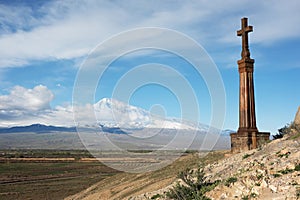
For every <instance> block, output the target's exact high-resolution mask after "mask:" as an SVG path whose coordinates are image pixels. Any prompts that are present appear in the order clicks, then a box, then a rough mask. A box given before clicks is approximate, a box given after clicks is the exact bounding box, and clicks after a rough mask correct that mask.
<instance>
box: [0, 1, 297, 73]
mask: <svg viewBox="0 0 300 200" xmlns="http://www.w3.org/2000/svg"><path fill="white" fill-rule="evenodd" d="M299 7H300V2H299V1H297V0H291V1H289V2H283V1H282V2H281V1H277V2H273V3H270V2H264V1H242V2H241V1H235V0H230V1H226V4H224V3H223V1H213V2H212V1H206V0H200V1H199V0H197V1H163V2H158V1H134V0H131V1H126V2H124V1H96V0H87V1H71V0H66V1H49V2H45V3H44V4H41V5H39V6H33V5H27V4H20V5H18V4H8V5H1V4H0V21H1V24H0V25H1V26H0V46H1V49H2V50H1V51H0V67H2V68H3V67H16V66H26V65H28V64H29V63H30V62H31V61H33V60H53V59H75V58H79V57H82V56H86V55H87V54H88V53H89V51H90V50H91V49H93V48H94V47H95V46H96V45H97V44H98V43H100V42H102V41H104V40H105V39H107V38H109V37H111V36H112V35H114V34H117V33H119V32H120V31H125V30H128V29H132V28H138V27H145V26H146V27H149V26H155V27H164V28H171V29H175V30H178V31H182V32H184V33H186V34H189V35H191V36H192V37H194V38H196V39H197V40H198V41H199V42H200V43H205V44H209V43H211V45H212V46H214V45H216V43H220V42H227V43H233V44H238V39H237V38H236V36H235V34H232V30H236V29H237V28H239V20H237V19H239V18H240V17H243V16H249V17H250V18H251V22H250V23H253V24H255V29H257V30H255V32H256V36H255V38H253V42H257V43H265V44H270V43H272V42H274V41H278V40H281V39H285V38H293V37H299V35H300V27H299V26H295V24H299V19H300V12H298V8H299ZM291 30H292V31H291Z"/></svg>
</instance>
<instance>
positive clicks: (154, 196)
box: [151, 194, 162, 199]
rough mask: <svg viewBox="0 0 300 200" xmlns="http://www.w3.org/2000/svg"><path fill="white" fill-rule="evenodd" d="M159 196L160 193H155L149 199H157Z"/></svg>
mask: <svg viewBox="0 0 300 200" xmlns="http://www.w3.org/2000/svg"><path fill="white" fill-rule="evenodd" d="M159 197H162V196H161V195H160V194H155V195H153V196H152V197H151V199H157V198H159Z"/></svg>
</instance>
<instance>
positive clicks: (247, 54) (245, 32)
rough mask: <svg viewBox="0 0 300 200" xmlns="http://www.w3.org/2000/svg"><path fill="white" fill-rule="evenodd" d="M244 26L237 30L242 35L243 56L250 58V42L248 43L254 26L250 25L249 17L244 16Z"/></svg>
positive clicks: (238, 34)
mask: <svg viewBox="0 0 300 200" xmlns="http://www.w3.org/2000/svg"><path fill="white" fill-rule="evenodd" d="M241 21H242V24H241V25H242V28H241V30H238V31H237V36H242V53H241V56H242V58H250V51H249V44H248V33H249V32H252V31H253V27H252V26H248V18H246V17H244V18H242V19H241Z"/></svg>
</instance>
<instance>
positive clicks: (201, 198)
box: [166, 168, 220, 200]
mask: <svg viewBox="0 0 300 200" xmlns="http://www.w3.org/2000/svg"><path fill="white" fill-rule="evenodd" d="M204 175H205V174H204V172H203V169H202V168H199V169H198V170H196V171H194V170H189V169H187V170H186V171H184V172H181V173H180V174H179V178H180V179H181V180H182V181H183V182H184V183H185V184H184V185H183V184H179V183H177V184H176V185H175V186H174V187H173V188H172V189H170V190H169V191H168V192H167V193H166V196H167V197H168V198H170V199H195V200H209V198H208V197H206V196H205V193H206V192H208V191H210V190H212V189H214V188H215V187H216V186H217V185H218V184H219V183H220V181H215V182H212V183H211V182H206V181H205V180H204Z"/></svg>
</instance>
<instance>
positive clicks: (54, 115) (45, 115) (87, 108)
mask: <svg viewBox="0 0 300 200" xmlns="http://www.w3.org/2000/svg"><path fill="white" fill-rule="evenodd" d="M53 98H54V95H53V93H52V92H51V91H50V90H49V89H48V88H47V87H46V86H43V85H38V86H35V87H34V88H32V89H27V88H24V87H21V86H15V87H14V88H12V89H11V91H10V92H9V94H8V95H1V96H0V127H6V126H18V125H30V124H35V123H41V124H47V125H56V126H69V127H70V126H74V118H73V107H72V106H71V105H66V106H56V107H55V108H51V107H50V103H51V101H52V100H53ZM76 111H78V113H79V114H78V119H79V120H80V121H81V122H86V123H87V124H89V122H91V121H92V120H93V119H92V118H91V117H93V116H90V113H91V112H93V106H92V105H90V104H87V105H84V106H81V107H77V108H76Z"/></svg>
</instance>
